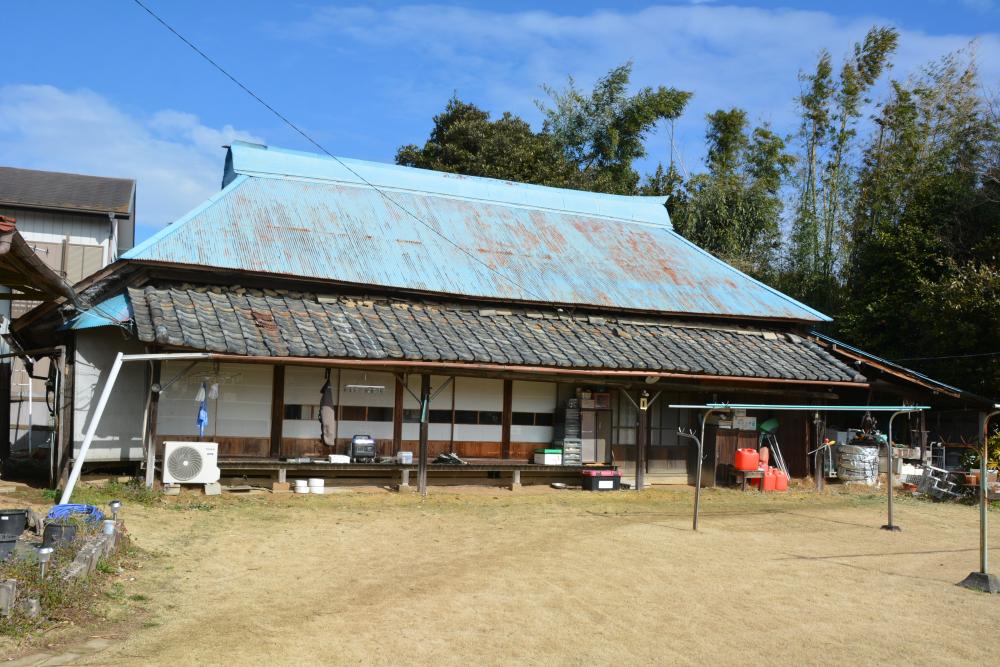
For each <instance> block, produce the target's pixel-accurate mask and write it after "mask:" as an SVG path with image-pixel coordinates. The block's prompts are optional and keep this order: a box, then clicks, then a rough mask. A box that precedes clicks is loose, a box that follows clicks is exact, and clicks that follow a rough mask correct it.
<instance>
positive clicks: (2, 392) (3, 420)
mask: <svg viewBox="0 0 1000 667" xmlns="http://www.w3.org/2000/svg"><path fill="white" fill-rule="evenodd" d="M0 349H4V348H2V347H0ZM14 359H15V357H9V358H7V359H0V409H2V410H3V414H0V464H3V465H6V464H7V459H9V458H10V398H11V395H10V383H11V380H12V379H13V378H12V377H11V376H12V369H13V367H14Z"/></svg>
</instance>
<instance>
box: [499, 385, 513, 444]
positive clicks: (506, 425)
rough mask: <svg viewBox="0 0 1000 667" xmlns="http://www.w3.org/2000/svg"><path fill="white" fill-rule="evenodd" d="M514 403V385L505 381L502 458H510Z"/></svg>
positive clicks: (501, 437) (501, 421)
mask: <svg viewBox="0 0 1000 667" xmlns="http://www.w3.org/2000/svg"><path fill="white" fill-rule="evenodd" d="M513 403H514V383H513V382H512V381H511V380H504V381H503V413H502V415H501V418H500V458H502V459H509V458H510V422H511V406H512V405H513Z"/></svg>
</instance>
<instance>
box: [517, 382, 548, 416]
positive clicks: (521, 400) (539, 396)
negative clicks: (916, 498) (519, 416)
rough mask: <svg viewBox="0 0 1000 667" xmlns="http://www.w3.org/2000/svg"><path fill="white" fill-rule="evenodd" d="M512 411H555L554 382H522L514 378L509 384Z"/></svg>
mask: <svg viewBox="0 0 1000 667" xmlns="http://www.w3.org/2000/svg"><path fill="white" fill-rule="evenodd" d="M511 391H512V395H511V410H512V411H513V412H551V413H554V412H555V411H556V383H555V382H522V381H520V380H515V381H514V382H513V383H512V386H511Z"/></svg>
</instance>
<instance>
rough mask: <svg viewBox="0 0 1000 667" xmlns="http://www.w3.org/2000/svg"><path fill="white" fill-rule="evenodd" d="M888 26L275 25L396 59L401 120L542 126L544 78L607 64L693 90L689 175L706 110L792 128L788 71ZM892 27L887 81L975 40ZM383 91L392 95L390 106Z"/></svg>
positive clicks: (391, 87) (713, 19) (667, 10)
mask: <svg viewBox="0 0 1000 667" xmlns="http://www.w3.org/2000/svg"><path fill="white" fill-rule="evenodd" d="M873 11H877V10H873ZM893 23H894V22H893V21H890V20H888V19H886V18H884V17H880V16H878V15H875V14H873V15H871V16H868V17H862V18H853V19H844V18H839V17H836V16H834V15H832V14H829V13H826V12H822V11H807V10H791V9H762V8H754V7H736V6H725V5H717V4H705V3H698V4H689V5H671V6H651V7H648V8H646V9H642V10H638V11H634V12H624V11H597V12H593V13H588V14H582V15H571V14H556V13H553V12H549V11H520V12H501V11H488V10H479V9H470V8H462V7H452V6H443V5H419V6H418V5H411V6H403V7H395V8H391V7H383V8H371V7H360V6H358V7H343V6H332V5H331V6H327V7H324V8H321V9H318V10H316V11H315V12H314V13H313V14H312V15H311V16H310V17H309V18H308V20H306V21H302V22H298V23H293V24H287V25H284V26H272V29H273V31H274V33H275V34H277V35H280V36H283V37H285V38H288V39H290V40H291V39H295V40H302V39H308V40H311V42H312V43H313V44H314V45H321V46H322V45H324V44H329V45H331V46H333V45H336V49H334V50H333V52H332V53H331V55H330V58H331V60H335V59H336V58H337V57H338V55H337V52H338V50H342V49H345V48H353V46H357V48H358V49H359V50H362V51H367V50H373V51H374V50H383V51H386V52H388V53H391V55H392V57H393V59H394V60H396V61H397V62H399V63H400V65H399V67H398V68H393V69H394V70H396V69H398V70H399V72H398V73H397V72H395V71H393V72H387V73H383V74H380V77H381V79H380V81H378V82H377V86H376V87H375V89H376V90H378V91H379V94H382V95H385V96H387V97H388V98H389V99H390V104H391V103H392V102H393V101H395V103H396V104H395V105H394V106H395V108H399V109H404V110H406V112H407V113H413V111H414V109H415V108H419V109H420V112H421V113H425V111H424V110H425V109H426V108H427V107H431V108H432V109H433V110H432V111H431V113H433V112H434V111H436V110H438V109H440V108H441V106H442V105H443V103H444V100H445V98H446V97H447V96H448V95H450V94H451V92H452V91H457V92H458V94H459V96H464V97H466V98H471V99H472V100H473V101H476V102H478V103H480V104H482V105H484V106H485V107H486V108H488V109H490V110H492V111H495V112H498V111H502V110H510V111H513V112H515V113H518V114H520V115H522V116H524V117H526V118H528V119H529V120H532V121H535V122H538V121H539V119H540V116H539V114H538V111H537V110H536V109H535V108H534V105H533V99H535V98H537V97H539V96H540V91H539V88H538V85H539V84H540V83H543V82H545V83H551V84H556V85H560V84H561V83H562V82H564V81H565V80H566V77H567V76H569V75H572V76H573V77H574V78H576V80H577V81H578V82H579V83H580V85H581V87H587V86H589V85H591V83H592V82H593V81H594V80H595V79H596V78H597V77H598V76H600V75H601V74H603V73H604V72H606V71H607V70H608V69H610V68H611V67H613V66H615V65H618V64H620V63H622V62H625V61H626V60H633V61H634V70H633V83H634V84H636V85H663V84H665V85H672V86H675V87H678V88H681V89H684V90H690V91H694V93H695V96H694V99H693V100H692V102H691V104H690V106H689V107H688V110H687V112H686V114H685V116H684V118H683V119H682V121H681V122H680V123H679V124H678V127H677V132H678V143H680V144H682V149H683V150H684V153H685V154H686V158H687V162H688V166H689V168H697V167H698V164H697V163H698V162H699V161H700V159H701V157H702V155H703V149H702V146H703V141H702V137H703V133H704V117H705V114H707V113H709V112H711V111H713V110H715V109H718V108H728V107H732V106H741V107H743V108H746V109H748V110H749V111H750V113H751V116H752V117H753V118H754V119H755V120H757V121H758V122H759V121H769V122H771V123H773V124H774V126H775V127H776V129H778V130H779V131H780V132H783V133H789V132H793V131H794V130H795V126H796V111H795V102H794V98H795V96H796V95H797V94H798V92H799V83H798V80H797V74H798V72H799V71H800V70H807V69H810V68H811V67H813V66H814V64H815V61H816V57H817V54H818V52H819V50H820V49H821V48H823V47H826V48H828V49H829V50H830V51H831V53H832V54H833V55H834V57H835V58H839V57H840V56H842V55H844V54H846V53H848V52H849V51H850V49H851V46H852V44H853V43H854V42H855V41H857V40H859V39H861V38H862V37H863V36H864V34H865V32H866V31H867V30H868V28H870V27H871V26H872V25H873V24H882V25H886V24H888V25H892V24H893ZM900 32H901V39H900V48H899V51H898V53H897V54H896V57H895V59H894V60H895V63H896V66H895V70H894V72H893V75H894V76H897V77H903V76H905V75H906V74H907V73H909V72H912V71H914V70H915V69H916V68H917V67H919V66H920V65H922V64H924V63H926V62H928V61H930V60H932V59H935V58H938V57H940V56H942V55H944V54H946V53H948V52H951V51H954V50H957V49H960V48H962V47H964V46H966V45H967V44H968V43H969V41H970V40H971V39H972V38H973V37H974V36H973V35H958V34H946V35H931V34H928V33H926V32H922V31H918V30H912V29H908V28H906V27H905V26H902V27H900ZM978 54H979V63H980V68H981V71H982V74H983V77H984V81H985V82H986V83H987V85H995V84H996V82H998V81H1000V35H998V34H997V33H987V34H982V35H979V37H978ZM411 61H412V62H419V63H420V65H421V69H420V75H419V76H418V77H414V76H412V74H410V73H409V72H408V71H407V69H406V68H407V63H409V62H411ZM384 91H391V92H384ZM393 95H395V96H396V97H397V98H398V99H396V100H392V96H393ZM428 118H429V116H428ZM411 140H412V138H411ZM649 145H650V146H653V147H657V148H658V151H659V152H658V155H657V157H659V158H661V159H662V158H663V156H664V155H665V153H666V148H665V147H666V139H665V137H663V136H657V137H653V138H651V140H650V142H649Z"/></svg>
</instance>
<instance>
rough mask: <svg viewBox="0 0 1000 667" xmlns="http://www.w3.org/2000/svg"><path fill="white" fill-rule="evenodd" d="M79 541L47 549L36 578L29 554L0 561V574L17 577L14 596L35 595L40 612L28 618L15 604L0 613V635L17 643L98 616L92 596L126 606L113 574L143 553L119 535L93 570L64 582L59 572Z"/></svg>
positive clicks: (132, 564)
mask: <svg viewBox="0 0 1000 667" xmlns="http://www.w3.org/2000/svg"><path fill="white" fill-rule="evenodd" d="M80 546H81V540H79V539H78V540H75V541H74V542H71V543H69V544H64V545H62V546H60V547H58V548H57V549H56V550H55V552H53V554H52V557H51V559H50V560H49V563H48V566H47V568H46V576H45V577H44V578H42V576H41V568H40V567H39V564H38V562H37V561H36V560H35V559H34V558H30V559H25V560H7V561H3V562H0V579H15V580H17V599H18V601H21V600H26V599H32V598H34V599H37V600H38V601H39V603H40V605H41V613H40V614H39V615H38V616H36V617H34V618H31V617H30V616H28V615H27V614H25V613H24V611H23V610H22V609H20V608H19V607H18V606H15V608H14V610H13V612H12V613H11V615H10V616H8V617H0V637H3V638H10V639H13V640H15V641H16V643H17V644H22V643H31V642H32V640H33V639H35V638H37V637H39V636H41V635H44V636H46V637H48V636H49V634H47V633H49V631H50V630H52V629H55V628H56V627H57V626H86V625H87V624H89V623H92V622H93V621H94V620H95V619H97V618H101V617H103V616H104V614H103V613H102V612H103V611H104V610H101V609H97V608H95V601H96V600H97V599H100V598H104V599H106V600H107V601H108V602H110V603H112V604H113V605H115V606H117V607H122V606H127V605H128V604H129V603H128V600H130V599H131V598H129V597H128V595H127V591H126V588H125V584H124V583H123V582H122V581H121V580H120V579H119V578H120V577H121V574H122V573H123V572H124V571H125V570H129V569H133V568H134V567H135V566H136V565H137V564H138V561H139V560H141V559H142V558H144V553H143V552H141V551H140V550H138V549H136V548H135V547H134V546H133V545H132V544H131V542H130V541H129V539H128V537H127V536H125V535H122V537H121V542H120V545H119V549H118V551H117V552H116V553H114V554H112V555H110V556H108V557H105V558H102V559H100V560H99V561H98V563H97V568H96V570H95V572H94V574H93V575H91V576H90V577H84V578H80V579H72V580H70V581H64V580H63V579H62V573H63V572H64V571H65V568H66V567H67V566H68V565H69V564H70V563H72V561H73V559H74V558H76V554H77V552H78V551H79V548H80Z"/></svg>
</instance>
